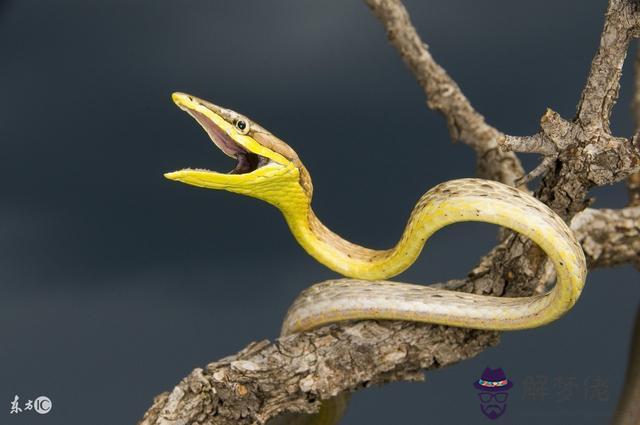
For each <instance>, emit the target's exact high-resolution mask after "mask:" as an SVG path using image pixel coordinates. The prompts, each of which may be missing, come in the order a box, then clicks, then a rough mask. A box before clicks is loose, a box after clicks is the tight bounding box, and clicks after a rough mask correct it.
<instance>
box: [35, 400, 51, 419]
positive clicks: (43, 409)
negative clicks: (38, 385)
mask: <svg viewBox="0 0 640 425" xmlns="http://www.w3.org/2000/svg"><path fill="white" fill-rule="evenodd" d="M52 407H53V403H51V400H50V399H49V397H46V396H43V395H41V396H40V397H38V398H36V399H35V401H34V402H33V410H35V411H36V412H38V413H40V414H41V415H45V414H47V413H49V411H51V408H52Z"/></svg>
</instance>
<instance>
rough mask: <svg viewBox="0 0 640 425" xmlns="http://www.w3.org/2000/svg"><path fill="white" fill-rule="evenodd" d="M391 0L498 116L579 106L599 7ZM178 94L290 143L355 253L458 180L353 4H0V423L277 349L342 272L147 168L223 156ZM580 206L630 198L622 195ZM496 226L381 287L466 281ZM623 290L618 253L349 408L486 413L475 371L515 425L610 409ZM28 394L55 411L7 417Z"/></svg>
mask: <svg viewBox="0 0 640 425" xmlns="http://www.w3.org/2000/svg"><path fill="white" fill-rule="evenodd" d="M406 5H407V7H408V9H409V11H410V12H411V15H412V19H413V21H414V23H415V24H416V26H417V28H418V30H419V32H420V34H421V35H422V36H423V38H424V40H425V41H426V42H427V43H428V44H429V46H430V49H431V52H432V53H433V55H434V56H435V58H436V60H437V61H439V63H440V64H442V65H443V66H444V67H445V68H446V69H447V70H448V72H449V73H450V74H451V75H452V76H453V77H454V78H455V79H456V80H457V82H458V83H459V84H460V86H461V87H462V89H463V91H464V92H465V93H466V94H467V96H468V97H469V98H470V100H471V102H472V103H473V104H474V105H475V106H476V108H477V109H478V110H479V111H480V112H481V113H483V114H484V115H485V117H486V118H487V120H488V122H489V123H491V124H492V125H495V126H496V127H498V128H499V129H501V130H503V131H505V132H507V133H511V134H517V135H528V134H533V133H534V132H535V131H536V130H537V128H538V122H539V117H540V116H541V115H542V114H543V113H544V111H545V108H547V107H550V108H553V109H554V110H556V111H558V112H559V113H560V114H561V115H562V116H564V117H565V118H571V117H572V116H573V114H574V111H575V106H576V103H577V101H578V99H579V96H580V91H581V88H582V85H583V83H584V81H585V78H586V74H587V72H588V69H589V65H590V62H591V58H592V56H593V54H594V52H595V50H596V48H597V45H598V41H599V34H600V30H601V27H602V22H603V13H604V10H605V7H606V1H605V0H599V1H592V2H584V1H580V0H562V1H554V0H544V1H537V2H511V1H506V0H488V1H484V2H483V3H482V6H480V5H478V2H475V1H472V0H453V1H447V2H445V1H428V2H424V1H418V0H410V1H406ZM633 54H634V52H630V55H629V57H631V58H632V57H633ZM627 62H628V63H627V64H626V65H625V69H624V77H623V81H622V90H621V98H620V101H619V103H618V106H617V107H616V109H615V111H614V117H613V123H612V126H613V129H614V132H615V133H616V134H618V135H622V136H629V135H631V134H632V130H633V129H632V123H631V119H630V112H629V106H628V105H629V100H630V94H631V93H630V92H631V79H630V73H631V70H630V66H629V63H630V60H627ZM178 90H179V91H185V92H188V93H191V94H194V95H197V96H199V97H203V98H205V99H209V100H211V101H213V102H215V103H218V104H220V105H224V106H227V107H229V108H232V109H234V110H237V111H239V112H242V113H243V114H246V115H247V116H249V117H251V118H252V119H254V120H255V121H257V122H259V123H261V124H262V125H263V126H265V127H266V128H268V129H270V130H271V131H272V132H273V133H274V134H276V135H278V136H279V137H280V138H282V139H283V140H285V141H287V142H288V143H289V144H290V145H291V146H293V147H294V148H295V149H296V151H297V152H298V153H299V155H300V156H301V158H302V160H303V161H304V163H305V164H306V166H307V167H308V169H309V170H310V172H311V175H312V177H313V182H314V186H315V198H314V207H315V210H316V212H317V214H318V215H319V216H320V217H321V219H322V220H323V221H324V222H325V224H327V225H328V226H329V227H330V228H332V229H333V230H335V231H336V232H338V233H339V234H341V235H343V236H345V237H346V238H348V239H350V240H352V241H355V242H358V243H361V244H363V245H366V246H370V247H375V248H385V247H389V246H391V245H393V244H394V243H395V242H396V240H397V238H398V237H399V235H400V232H401V231H402V229H403V227H404V224H405V221H406V219H407V217H408V214H409V212H410V210H411V209H412V207H413V205H414V204H415V202H416V200H417V199H418V198H419V197H420V195H421V194H422V193H423V192H425V191H426V190H427V189H428V188H430V187H432V186H434V185H435V184H437V183H439V182H442V181H444V180H448V179H453V178H459V177H468V176H472V175H473V174H474V163H475V159H474V155H473V152H472V151H471V150H470V149H469V148H467V147H466V146H464V145H462V144H457V145H456V144H452V143H451V142H450V140H449V136H448V134H447V130H446V126H445V124H444V121H443V120H442V118H441V117H440V116H439V115H438V114H436V113H433V112H432V111H430V110H428V109H427V108H426V106H425V98H424V95H423V93H422V91H421V89H420V88H419V87H418V85H417V83H416V82H415V80H414V79H413V77H412V76H411V75H410V74H409V72H408V71H407V70H406V69H405V67H404V65H403V64H402V62H401V60H400V58H399V57H398V54H397V53H396V51H395V50H394V49H393V48H392V47H391V46H390V45H389V44H388V43H387V39H386V36H385V34H384V31H383V29H382V27H381V25H380V24H379V23H378V21H377V20H376V19H375V18H374V17H373V15H372V14H371V13H370V11H369V10H368V9H367V7H366V6H365V5H364V4H363V2H361V1H358V0H348V1H346V0H342V1H322V2H321V1H309V0H303V1H300V0H272V1H261V2H257V1H247V0H236V1H234V2H226V1H219V0H215V1H214V0H193V1H189V2H175V1H169V0H153V1H152V0H147V1H130V0H109V1H106V0H105V1H100V2H86V1H81V0H60V1H46V2H44V1H35V0H21V1H17V0H13V1H12V0H9V1H7V0H4V1H1V2H0V93H1V100H0V143H1V145H0V146H1V151H0V182H1V183H0V422H1V423H3V424H9V425H11V424H42V425H53V424H56V425H57V424H60V425H63V424H64V425H69V424H76V423H86V422H90V423H91V424H92V425H101V424H104V425H107V424H115V423H118V424H134V423H135V422H136V421H137V420H138V419H140V418H141V416H142V414H143V413H144V412H145V411H146V409H147V408H148V407H149V406H150V404H151V401H152V398H153V397H154V396H155V395H156V394H158V393H160V392H162V391H165V390H170V389H171V388H172V387H173V386H174V385H175V384H176V383H177V382H178V381H179V380H180V379H181V378H182V377H184V376H185V375H186V374H188V373H189V372H190V371H191V370H192V369H193V368H195V367H200V366H203V365H205V364H206V363H208V362H210V361H213V360H216V359H218V358H220V357H223V356H226V355H228V354H231V353H234V352H236V351H237V350H239V349H241V348H242V347H244V346H245V345H246V344H247V343H248V342H250V341H252V340H259V339H263V338H275V337H276V336H277V334H278V332H279V328H280V323H281V320H282V318H283V316H284V314H285V311H286V309H287V307H288V306H289V304H290V303H291V301H292V300H293V299H294V297H295V296H296V294H297V293H298V292H299V291H301V290H302V289H304V288H305V287H307V286H309V285H310V284H312V283H315V282H318V281H321V280H324V279H327V278H332V277H335V274H334V273H332V272H331V271H329V270H327V269H325V268H324V267H323V266H321V265H320V264H318V263H316V262H315V260H313V259H312V258H310V257H309V256H308V255H307V254H306V253H305V252H303V250H302V249H301V248H300V247H299V246H298V245H297V244H296V242H295V241H294V240H293V238H292V237H291V236H290V234H289V232H288V229H287V227H286V225H285V223H284V220H283V219H282V217H281V216H280V214H279V212H278V211H276V210H275V209H274V208H272V207H270V206H269V205H267V204H266V203H262V202H260V201H258V200H254V199H249V198H244V197H241V196H238V195H233V194H230V193H226V192H216V191H211V190H203V189H198V188H194V187H189V186H186V185H182V184H179V183H175V182H171V181H168V180H165V179H164V178H163V176H162V174H163V173H164V172H167V171H172V170H175V169H180V168H183V167H187V166H191V167H204V168H210V169H215V170H224V171H226V170H228V169H231V168H232V167H233V165H234V161H232V160H230V159H229V158H227V157H226V156H224V155H223V154H222V153H221V152H219V151H218V150H217V149H216V148H215V147H214V146H213V145H212V144H211V142H210V141H209V140H208V138H207V136H206V135H205V134H204V132H203V131H202V130H201V129H200V127H199V126H198V125H197V124H196V123H195V122H194V121H193V120H192V119H191V118H189V117H188V116H187V115H186V114H184V113H183V112H181V111H179V110H178V109H177V108H176V107H175V106H174V105H173V103H172V102H171V99H170V94H171V92H172V91H178ZM365 146H366V148H367V150H368V152H367V154H366V155H364V154H363V153H362V149H363V148H364V147H365ZM538 160H539V158H538V157H537V156H527V157H525V158H524V161H525V165H526V167H527V169H529V170H530V169H531V168H533V167H534V166H535V165H536V164H537V163H538ZM593 196H594V197H596V198H597V200H596V202H595V206H597V207H621V206H623V205H625V204H626V201H627V199H626V193H625V188H624V185H622V184H619V185H617V186H614V187H607V188H601V189H598V190H597V191H596V192H595V193H594V194H593ZM495 241H496V229H495V228H494V227H492V226H490V225H482V224H460V225H456V226H453V227H450V228H447V229H444V230H443V231H441V232H439V233H438V234H437V235H435V236H434V237H433V238H432V240H430V242H429V243H428V244H427V247H426V249H425V251H424V252H423V255H422V257H421V258H420V259H419V261H418V262H417V263H416V264H415V265H414V266H413V267H412V268H411V269H410V270H409V271H407V272H405V273H404V274H402V275H401V276H399V277H398V278H397V279H398V280H404V281H409V282H424V283H429V282H436V281H442V280H446V279H450V278H458V277H463V276H464V274H465V273H466V272H467V271H468V270H469V269H470V268H471V267H472V266H473V265H474V264H475V263H476V262H477V260H478V258H479V257H480V256H481V255H482V254H483V253H485V252H486V251H487V250H488V249H490V248H491V247H492V246H493V245H494V243H495ZM639 300H640V286H639V285H638V273H637V272H634V270H633V269H632V268H631V267H628V266H626V267H620V268H617V269H612V270H598V271H595V272H592V273H591V274H590V275H589V278H588V282H587V286H586V288H585V291H584V293H583V296H582V298H581V300H580V302H579V303H578V304H577V305H576V307H575V308H574V309H573V310H572V311H571V312H570V314H568V315H567V316H566V317H565V318H563V319H562V320H560V321H557V322H555V323H553V324H551V325H549V326H547V327H544V328H541V329H535V330H530V331H522V332H513V333H507V334H504V336H503V338H502V343H501V344H500V345H499V346H498V347H495V348H493V349H490V350H487V351H486V352H484V353H482V354H481V355H480V356H478V357H476V358H474V359H472V360H470V361H466V362H463V363H462V364H459V365H456V366H453V367H448V368H446V369H443V370H441V371H437V372H434V373H429V374H428V375H427V383H413V384H406V383H398V384H392V385H387V386H385V387H383V388H373V389H368V390H365V391H359V392H358V393H357V394H356V395H355V396H354V397H353V399H352V402H351V407H350V409H349V411H348V414H347V416H346V418H345V420H344V423H348V424H365V423H376V424H384V423H391V422H396V421H398V420H400V421H403V422H404V423H409V424H423V423H424V424H426V423H452V424H453V423H474V424H475V423H478V424H482V423H488V422H489V420H488V419H486V418H485V417H484V416H483V415H482V414H481V412H480V408H479V400H478V398H477V395H476V392H475V390H474V389H473V387H472V382H473V381H474V380H476V379H477V378H478V377H479V376H480V374H481V372H482V371H483V369H484V368H485V367H487V366H490V367H492V368H496V367H502V368H503V369H504V370H505V371H506V373H507V375H508V377H509V379H511V380H512V381H513V382H514V383H515V385H514V387H513V389H512V390H511V392H510V393H511V394H510V399H509V402H508V409H507V413H506V414H505V415H506V416H505V417H508V418H509V419H507V421H508V422H510V423H518V424H520V425H524V424H538V423H541V422H544V423H547V424H564V423H566V422H567V421H575V422H579V423H582V424H585V425H586V424H604V423H607V422H608V418H609V417H610V415H611V414H612V412H613V409H614V406H615V402H616V400H617V397H618V395H619V391H620V389H621V385H622V381H623V376H624V370H625V366H626V362H627V352H628V344H629V334H630V330H631V324H632V321H633V316H634V312H635V309H636V307H637V305H638V302H639ZM40 395H46V396H47V397H49V398H50V399H51V400H52V401H53V410H52V411H51V412H50V413H49V414H47V415H38V414H37V413H35V412H33V411H31V412H29V411H23V412H22V413H20V414H17V415H15V414H14V415H12V414H10V408H11V401H13V400H14V398H15V396H19V402H20V406H21V407H24V406H23V405H22V404H23V403H24V402H26V401H27V400H28V399H35V398H36V397H38V396H40ZM453 405H455V406H456V407H457V408H456V409H452V408H451V406H453Z"/></svg>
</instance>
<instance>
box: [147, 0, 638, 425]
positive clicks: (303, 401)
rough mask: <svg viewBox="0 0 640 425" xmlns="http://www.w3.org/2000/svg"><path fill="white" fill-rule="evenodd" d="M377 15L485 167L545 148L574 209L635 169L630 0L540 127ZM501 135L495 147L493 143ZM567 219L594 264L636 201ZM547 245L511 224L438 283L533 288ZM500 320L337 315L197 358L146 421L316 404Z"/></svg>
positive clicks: (406, 28) (384, 6) (619, 241)
mask: <svg viewBox="0 0 640 425" xmlns="http://www.w3.org/2000/svg"><path fill="white" fill-rule="evenodd" d="M365 1H366V3H367V4H368V5H369V7H370V8H371V9H372V10H373V12H374V13H375V14H376V16H377V17H378V18H379V19H380V21H381V22H382V24H383V25H384V27H385V29H386V30H387V33H388V35H389V39H390V41H391V43H392V44H393V45H394V46H395V47H396V49H398V51H399V52H400V55H401V56H402V58H403V60H404V61H405V63H406V64H407V66H408V67H409V68H410V69H411V71H412V72H413V74H414V75H415V76H416V79H417V80H418V82H419V83H420V85H421V86H422V88H423V89H424V91H425V93H426V95H427V98H428V105H429V107H431V108H432V109H436V110H438V111H440V112H441V113H442V114H443V115H444V116H445V118H446V120H447V123H448V126H449V131H450V133H451V136H452V138H453V139H454V140H462V141H463V142H464V143H466V144H467V145H469V146H471V147H472V148H474V149H475V150H476V152H477V154H478V172H479V174H480V175H481V176H483V177H486V178H492V179H496V180H500V181H503V182H506V183H510V184H513V183H514V182H515V180H516V179H517V178H519V177H520V176H522V174H523V172H522V167H521V166H520V162H519V161H518V159H517V157H516V156H515V154H514V153H513V152H507V151H505V149H513V150H515V151H528V152H532V151H534V152H535V151H541V153H543V154H544V155H546V156H547V157H550V158H551V159H547V160H545V166H544V168H543V169H541V170H540V169H539V170H537V171H535V172H540V173H541V174H542V183H541V187H540V188H539V189H538V191H537V192H536V195H537V196H538V198H539V199H541V200H542V201H543V202H545V203H547V205H549V206H550V207H551V208H552V209H553V210H554V211H556V212H557V213H558V214H560V215H561V216H562V217H563V218H564V219H565V220H567V221H570V220H571V219H572V218H573V217H574V216H575V215H576V214H577V213H579V212H580V211H582V210H583V209H584V208H585V207H586V205H587V201H586V194H587V191H588V190H589V189H590V188H591V187H593V186H595V185H602V184H610V183H614V182H616V181H620V180H622V179H625V178H627V177H628V176H630V175H631V174H633V173H635V172H638V171H640V152H639V151H638V147H637V145H636V143H635V139H630V138H621V137H614V136H612V135H611V134H610V131H609V116H610V113H611V108H612V107H613V104H614V103H615V100H616V97H617V93H618V87H619V78H620V69H621V66H622V61H623V60H624V55H625V54H626V50H627V47H628V43H629V40H630V39H631V37H635V36H637V34H638V32H639V30H638V28H639V24H638V22H639V21H640V19H639V14H638V11H637V7H636V3H635V1H632V0H610V2H609V7H608V10H607V14H606V19H605V25H604V30H603V33H602V38H601V43H600V48H599V49H598V52H597V54H596V56H595V58H594V60H593V64H592V67H591V72H590V74H589V77H588V79H587V83H586V85H585V88H584V91H583V93H582V98H581V100H580V103H579V107H578V111H577V117H576V119H574V120H573V121H567V120H564V119H562V118H561V117H560V116H559V115H558V114H556V113H555V112H553V111H550V110H549V111H547V112H546V113H545V114H544V116H543V117H542V119H541V123H540V127H541V130H540V133H539V134H537V135H535V136H532V137H530V138H516V137H511V136H509V137H507V136H505V135H503V134H502V133H501V132H499V131H498V130H496V129H495V128H493V127H491V126H489V125H488V124H486V123H485V121H484V118H483V117H482V116H481V115H480V114H479V113H478V112H476V111H475V110H474V109H473V107H472V106H471V104H470V103H469V101H468V100H467V99H466V97H465V96H464V95H463V94H462V92H461V91H460V88H459V87H458V85H457V84H456V83H455V82H454V81H453V80H452V79H451V78H450V77H449V75H448V74H447V73H446V71H444V69H442V67H440V66H439V65H438V64H437V63H435V61H434V60H433V58H432V57H431V55H430V54H429V52H428V50H427V47H426V45H425V44H424V43H423V42H422V41H421V40H420V38H419V36H418V34H417V32H416V31H415V28H414V27H413V26H412V25H411V22H410V20H409V15H408V13H407V11H406V9H405V8H404V6H403V5H402V3H401V2H400V1H399V0H365ZM499 147H501V148H499ZM574 228H575V229H576V233H577V234H578V235H579V238H580V240H581V241H582V243H583V247H584V249H585V251H586V252H587V255H588V257H589V264H590V267H600V266H606V265H614V264H619V263H621V262H623V261H634V260H635V262H636V263H635V264H636V265H637V253H638V210H637V207H630V208H627V209H624V210H620V211H612V210H601V211H595V210H587V211H586V212H584V213H582V214H581V215H580V216H578V217H576V219H575V220H574ZM547 271H548V267H547V260H546V257H545V256H544V255H543V253H542V251H541V250H540V249H539V248H538V247H537V246H535V245H533V244H532V243H531V242H530V241H529V240H527V239H525V238H523V237H521V236H519V235H516V234H509V235H508V236H506V237H505V238H504V240H503V241H502V242H501V243H500V244H499V245H498V246H497V247H496V248H494V249H493V250H492V251H491V252H490V253H489V254H487V255H486V256H485V257H483V258H482V259H481V261H480V264H479V265H478V266H477V267H476V268H475V269H474V270H472V271H471V273H470V274H469V276H468V277H467V278H466V279H465V280H462V281H451V282H447V283H445V284H441V285H438V286H442V287H445V288H447V289H452V290H459V291H465V292H473V293H477V294H485V295H493V296H503V295H509V296H521V295H529V294H531V293H532V292H534V291H535V289H536V288H537V287H539V286H540V282H542V281H545V280H546V278H547V277H548V273H547ZM498 339H499V334H498V333H497V332H488V331H478V330H471V329H462V328H451V327H445V326H434V325H425V324H416V323H406V322H397V321H387V322H376V321H361V322H348V323H338V324H334V325H330V326H326V327H323V328H320V329H317V330H314V331H311V332H306V333H303V334H296V335H291V336H289V337H286V338H282V339H280V340H278V341H276V342H275V343H269V342H266V341H264V342H261V343H257V344H252V345H250V346H248V347H247V348H246V349H245V350H243V351H242V352H240V353H238V354H236V355H234V356H231V357H228V358H226V359H223V360H220V361H218V362H215V363H212V364H210V365H208V366H207V367H206V368H205V369H196V370H194V371H193V372H192V373H191V374H190V375H189V376H188V377H186V378H185V379H184V380H183V381H182V382H181V383H180V384H179V385H178V386H177V387H175V388H174V390H173V391H172V392H171V393H165V394H162V395H160V396H158V397H156V399H155V400H154V404H153V406H152V407H151V408H150V409H149V410H148V411H147V413H146V414H145V417H144V419H143V420H142V421H141V422H140V423H141V424H142V425H152V424H153V425H160V424H162V425H178V424H180V425H183V424H188V423H193V422H197V423H199V424H203V425H204V424H211V425H213V424H227V423H238V424H250V423H256V422H257V423H264V422H265V421H267V420H269V419H270V418H272V417H275V416H277V415H279V414H281V413H284V412H307V413H311V412H316V411H317V409H318V406H319V401H320V400H327V399H330V398H331V397H334V396H335V395H337V394H338V393H340V392H343V391H353V390H356V389H358V388H362V387H366V386H369V385H372V384H378V383H384V382H389V381H394V380H399V379H408V380H416V379H421V378H422V372H421V370H422V369H433V368H438V367H442V366H445V365H448V364H451V363H453V362H456V361H461V360H464V359H466V358H469V357H472V356H475V355H476V354H478V353H479V352H480V351H482V350H483V349H485V348H487V347H489V346H493V345H495V344H497V343H498Z"/></svg>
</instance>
